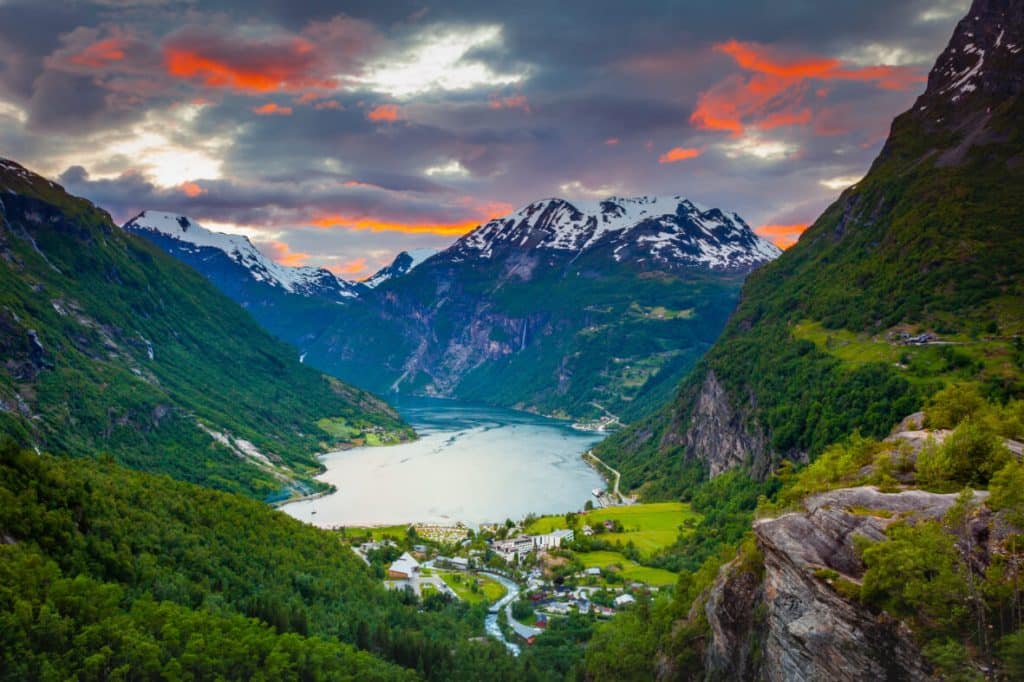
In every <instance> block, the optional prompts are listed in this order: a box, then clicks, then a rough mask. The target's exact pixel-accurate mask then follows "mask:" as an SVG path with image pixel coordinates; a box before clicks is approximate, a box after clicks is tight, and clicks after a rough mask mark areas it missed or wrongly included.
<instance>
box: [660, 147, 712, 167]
mask: <svg viewBox="0 0 1024 682" xmlns="http://www.w3.org/2000/svg"><path fill="white" fill-rule="evenodd" d="M701 153H702V151H701V150H700V149H691V148H687V147H673V148H672V149H669V150H668V151H667V152H665V153H664V154H662V155H661V156H659V157H658V163H676V162H678V161H686V160H687V159H696V158H697V157H698V156H700V155H701Z"/></svg>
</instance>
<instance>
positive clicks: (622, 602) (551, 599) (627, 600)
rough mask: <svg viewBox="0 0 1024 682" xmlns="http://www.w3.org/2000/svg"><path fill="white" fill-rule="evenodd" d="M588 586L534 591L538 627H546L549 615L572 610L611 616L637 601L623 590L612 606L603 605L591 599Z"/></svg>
mask: <svg viewBox="0 0 1024 682" xmlns="http://www.w3.org/2000/svg"><path fill="white" fill-rule="evenodd" d="M590 592H591V590H588V589H587V588H579V589H577V590H572V589H570V588H568V587H556V588H554V589H552V590H550V591H544V590H541V591H538V592H534V593H533V594H532V595H531V596H530V600H531V601H533V602H534V605H535V608H536V610H537V623H536V626H537V627H545V625H546V621H547V618H548V616H564V615H567V614H569V613H570V612H572V611H574V610H575V611H578V612H579V613H583V614H587V613H593V614H594V615H595V616H598V617H599V618H611V617H612V616H614V615H615V613H616V611H619V610H622V609H624V608H627V607H629V606H631V605H632V604H635V603H636V598H635V597H634V596H633V595H631V594H628V593H626V592H623V593H621V594H619V595H618V596H617V597H615V599H614V600H613V601H612V607H609V606H601V605H600V604H595V603H594V602H592V601H591V600H590Z"/></svg>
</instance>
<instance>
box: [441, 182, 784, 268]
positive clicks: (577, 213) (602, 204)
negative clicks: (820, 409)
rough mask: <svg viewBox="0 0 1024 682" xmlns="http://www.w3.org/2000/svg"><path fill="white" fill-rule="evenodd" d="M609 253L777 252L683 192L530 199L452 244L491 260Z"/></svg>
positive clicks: (691, 262)
mask: <svg viewBox="0 0 1024 682" xmlns="http://www.w3.org/2000/svg"><path fill="white" fill-rule="evenodd" d="M599 248H607V249H610V250H611V253H612V256H613V257H614V259H615V260H616V261H623V260H626V259H632V260H635V261H638V262H640V261H644V260H649V261H653V262H655V263H659V264H662V265H667V266H670V267H673V266H703V267H707V268H711V269H715V270H732V269H749V268H752V267H755V266H757V265H760V264H761V263H764V262H767V261H769V260H772V259H774V258H776V257H777V256H778V255H779V254H780V253H781V251H780V250H779V248H778V247H776V246H775V245H774V244H772V243H771V242H769V241H767V240H765V239H763V238H761V237H759V236H758V235H756V234H754V231H753V230H751V229H750V226H749V225H747V223H746V222H744V220H743V219H742V218H741V217H740V216H739V215H737V214H736V213H732V212H725V211H722V210H720V209H717V208H708V207H705V206H702V205H700V204H697V203H695V202H693V201H691V200H689V199H687V198H685V197H682V196H679V195H675V196H669V197H655V196H640V197H614V196H613V197H608V198H607V199H603V200H600V201H586V202H584V201H568V200H566V199H560V198H551V199H543V200H541V201H535V202H533V203H531V204H528V205H527V206H524V207H523V208H520V209H519V210H517V211H515V212H514V213H511V214H509V215H508V216H505V217H503V218H497V219H495V220H492V221H490V222H489V223H487V224H485V225H481V226H480V227H478V228H477V229H476V230H474V231H473V232H471V233H469V234H468V235H466V236H465V237H463V238H461V239H460V240H459V241H458V242H456V243H455V245H454V246H453V247H452V249H451V251H452V252H453V255H456V256H457V257H473V256H475V257H479V258H491V257H493V256H494V254H495V252H496V250H505V249H518V250H523V249H549V250H553V251H563V252H575V253H576V254H583V253H584V252H588V251H590V250H593V249H599Z"/></svg>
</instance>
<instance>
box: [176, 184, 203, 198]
mask: <svg viewBox="0 0 1024 682" xmlns="http://www.w3.org/2000/svg"><path fill="white" fill-rule="evenodd" d="M178 187H179V188H180V189H181V191H182V193H183V194H184V195H185V196H187V197H197V196H199V195H200V194H203V193H205V192H206V190H204V189H203V188H202V187H200V186H199V185H197V184H196V183H194V182H183V183H181V184H180V185H179V186H178Z"/></svg>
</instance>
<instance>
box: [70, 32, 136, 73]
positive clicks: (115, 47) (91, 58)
mask: <svg viewBox="0 0 1024 682" xmlns="http://www.w3.org/2000/svg"><path fill="white" fill-rule="evenodd" d="M127 47H128V45H127V41H126V40H125V39H123V38H119V37H115V38H107V39H106V40H100V41H97V42H95V43H93V44H91V45H88V46H86V47H85V49H83V50H82V51H81V52H78V53H77V54H74V55H72V56H71V57H70V59H69V61H70V62H71V63H72V64H77V65H78V66H86V67H89V68H93V69H97V68H99V67H101V66H104V65H106V64H109V63H110V62H117V61H121V60H122V59H124V57H125V50H126V49H127Z"/></svg>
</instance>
